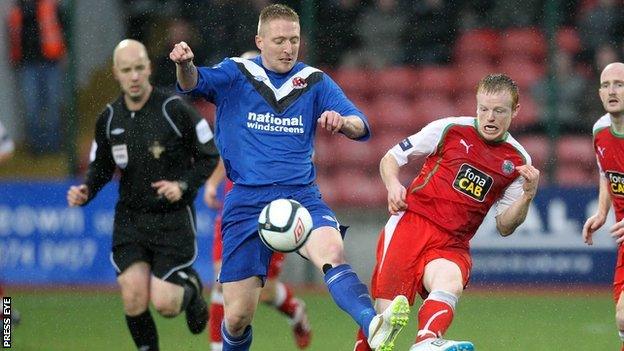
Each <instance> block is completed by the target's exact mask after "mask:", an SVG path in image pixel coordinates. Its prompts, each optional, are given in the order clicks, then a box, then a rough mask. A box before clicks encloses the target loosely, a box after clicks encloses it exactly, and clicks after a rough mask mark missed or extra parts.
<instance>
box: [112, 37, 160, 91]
mask: <svg viewBox="0 0 624 351" xmlns="http://www.w3.org/2000/svg"><path fill="white" fill-rule="evenodd" d="M151 74H152V68H151V64H150V60H149V57H148V56H147V50H146V49H145V45H143V44H141V43H140V42H138V41H136V40H132V39H125V40H122V41H121V42H120V43H119V44H117V46H116V47H115V50H114V51H113V75H114V76H115V79H116V80H117V81H118V82H119V86H120V88H121V90H122V91H123V93H124V95H125V97H126V99H127V101H126V102H128V101H130V102H137V103H138V102H144V101H145V100H147V98H148V97H149V94H150V92H151V91H152V86H151V85H150V82H149V77H150V75H151Z"/></svg>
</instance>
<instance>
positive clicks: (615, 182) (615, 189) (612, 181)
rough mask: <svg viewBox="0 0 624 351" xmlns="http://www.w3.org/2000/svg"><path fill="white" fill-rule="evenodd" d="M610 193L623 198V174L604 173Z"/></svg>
mask: <svg viewBox="0 0 624 351" xmlns="http://www.w3.org/2000/svg"><path fill="white" fill-rule="evenodd" d="M605 175H606V176H607V180H609V186H610V187H611V193H612V194H613V195H616V196H624V174H622V173H619V172H614V171H606V172H605Z"/></svg>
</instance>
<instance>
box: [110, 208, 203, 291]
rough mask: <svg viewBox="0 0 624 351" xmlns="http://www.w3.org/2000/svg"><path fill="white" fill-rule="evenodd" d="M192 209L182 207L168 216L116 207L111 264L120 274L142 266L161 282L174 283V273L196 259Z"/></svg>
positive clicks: (176, 279)
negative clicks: (134, 264)
mask: <svg viewBox="0 0 624 351" xmlns="http://www.w3.org/2000/svg"><path fill="white" fill-rule="evenodd" d="M195 233H196V226H195V209H194V208H193V207H192V206H186V207H184V208H182V209H180V210H177V211H171V212H163V213H156V212H149V213H145V212H138V211H133V210H130V209H127V208H125V207H123V206H119V205H118V206H117V208H116V209H115V223H114V228H113V249H112V255H111V262H112V263H113V266H114V267H115V270H116V271H117V275H119V274H121V272H123V271H124V270H126V269H127V268H128V267H130V265H132V264H133V263H135V262H146V263H148V264H149V265H150V267H151V271H152V274H153V275H154V276H155V277H157V278H160V279H162V280H168V281H171V282H176V281H178V277H177V274H174V273H175V272H177V271H180V270H184V269H186V268H187V267H190V266H191V265H192V264H193V262H194V261H195V258H196V257H197V242H196V240H195Z"/></svg>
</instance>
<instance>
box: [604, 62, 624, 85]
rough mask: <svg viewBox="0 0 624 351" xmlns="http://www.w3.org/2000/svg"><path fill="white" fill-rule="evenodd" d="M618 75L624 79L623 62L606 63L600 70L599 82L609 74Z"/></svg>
mask: <svg viewBox="0 0 624 351" xmlns="http://www.w3.org/2000/svg"><path fill="white" fill-rule="evenodd" d="M612 74H613V75H618V76H620V77H621V78H622V79H623V80H624V63H622V62H613V63H610V64H608V65H607V66H606V67H605V68H604V69H603V70H602V74H601V75H600V82H602V81H603V80H604V79H603V78H604V77H605V76H609V75H612Z"/></svg>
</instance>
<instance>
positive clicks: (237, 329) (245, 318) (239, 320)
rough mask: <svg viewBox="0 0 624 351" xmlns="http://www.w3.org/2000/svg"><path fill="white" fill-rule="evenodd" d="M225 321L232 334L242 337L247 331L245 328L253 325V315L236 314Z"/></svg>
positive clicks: (228, 316)
mask: <svg viewBox="0 0 624 351" xmlns="http://www.w3.org/2000/svg"><path fill="white" fill-rule="evenodd" d="M224 320H225V324H226V327H227V329H228V331H229V332H230V333H232V334H234V335H240V334H242V333H243V332H244V331H245V328H247V326H248V325H250V324H251V315H244V314H236V313H234V314H230V315H226V316H225V318H224Z"/></svg>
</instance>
